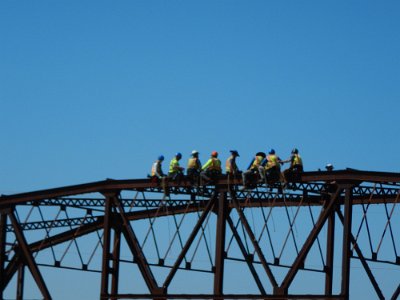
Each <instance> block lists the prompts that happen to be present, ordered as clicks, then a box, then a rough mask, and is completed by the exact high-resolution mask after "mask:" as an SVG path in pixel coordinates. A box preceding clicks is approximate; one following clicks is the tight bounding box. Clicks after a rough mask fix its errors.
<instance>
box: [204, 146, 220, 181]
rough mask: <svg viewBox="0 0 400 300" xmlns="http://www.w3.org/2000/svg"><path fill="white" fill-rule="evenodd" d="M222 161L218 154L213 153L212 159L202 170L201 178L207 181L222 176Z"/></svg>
mask: <svg viewBox="0 0 400 300" xmlns="http://www.w3.org/2000/svg"><path fill="white" fill-rule="evenodd" d="M221 173H222V169H221V161H220V160H219V159H218V152H217V151H213V152H211V157H210V159H209V160H208V161H207V162H206V163H205V165H204V166H203V167H202V168H201V173H200V177H201V178H202V179H205V180H206V181H210V180H213V179H215V177H217V176H218V175H221Z"/></svg>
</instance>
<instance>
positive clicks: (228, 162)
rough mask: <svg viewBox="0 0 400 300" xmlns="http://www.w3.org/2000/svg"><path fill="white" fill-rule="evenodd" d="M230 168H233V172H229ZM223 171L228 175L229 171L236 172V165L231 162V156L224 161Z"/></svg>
mask: <svg viewBox="0 0 400 300" xmlns="http://www.w3.org/2000/svg"><path fill="white" fill-rule="evenodd" d="M231 161H232V163H231ZM231 166H232V167H233V168H234V170H231ZM225 170H226V173H230V172H231V171H237V166H236V163H235V162H234V161H233V155H231V156H229V158H228V159H227V160H226V164H225Z"/></svg>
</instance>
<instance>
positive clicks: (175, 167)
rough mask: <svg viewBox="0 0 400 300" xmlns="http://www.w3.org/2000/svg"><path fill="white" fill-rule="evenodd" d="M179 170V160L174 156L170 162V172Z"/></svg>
mask: <svg viewBox="0 0 400 300" xmlns="http://www.w3.org/2000/svg"><path fill="white" fill-rule="evenodd" d="M178 171H179V161H178V160H177V159H176V158H173V159H172V160H171V162H170V163H169V173H170V174H173V173H178Z"/></svg>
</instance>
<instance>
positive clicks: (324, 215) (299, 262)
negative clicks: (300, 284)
mask: <svg viewBox="0 0 400 300" xmlns="http://www.w3.org/2000/svg"><path fill="white" fill-rule="evenodd" d="M342 190H343V188H342V187H340V186H338V187H337V189H336V192H335V193H334V194H333V195H331V198H330V199H329V200H327V203H326V206H325V207H324V209H323V210H322V212H321V214H320V216H319V218H318V220H317V222H316V224H315V227H314V228H313V229H312V231H311V232H310V235H309V236H308V238H307V240H306V241H305V243H304V245H303V247H302V248H301V250H300V252H299V254H298V255H297V257H296V259H295V261H294V262H293V265H292V267H291V268H290V270H289V272H288V273H287V275H286V277H285V278H284V280H283V282H282V284H281V286H280V288H279V289H278V290H277V294H279V295H285V294H287V292H288V288H289V286H290V284H291V283H292V281H293V279H294V277H295V276H296V274H297V272H298V271H299V269H300V267H301V266H303V265H304V261H305V259H306V257H307V254H308V252H309V251H310V249H311V247H312V245H313V244H314V242H315V240H316V239H317V236H318V234H319V233H320V231H321V229H322V227H323V226H324V224H325V221H326V220H327V219H328V217H329V215H330V214H331V213H332V209H333V207H334V205H335V202H336V200H337V198H338V197H339V196H340V194H341V192H342Z"/></svg>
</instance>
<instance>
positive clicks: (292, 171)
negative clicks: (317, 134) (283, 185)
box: [282, 148, 303, 182]
mask: <svg viewBox="0 0 400 300" xmlns="http://www.w3.org/2000/svg"><path fill="white" fill-rule="evenodd" d="M287 162H290V166H289V168H287V169H286V170H285V171H283V178H284V180H285V182H287V181H289V180H291V179H294V177H295V176H296V175H298V174H299V173H301V172H303V160H302V159H301V157H300V155H299V150H298V149H297V148H294V149H293V150H292V153H291V155H290V158H289V159H287V160H283V161H282V163H287Z"/></svg>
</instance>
